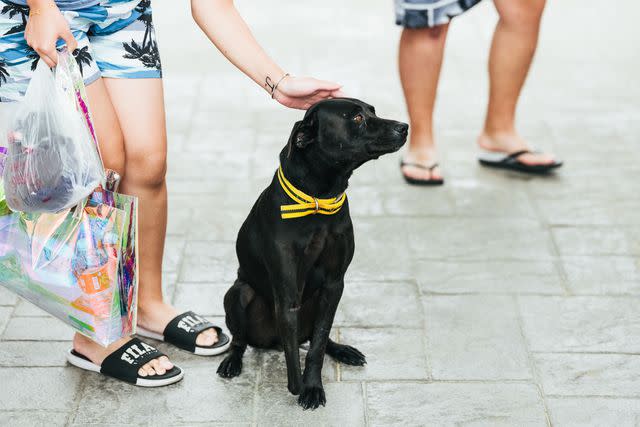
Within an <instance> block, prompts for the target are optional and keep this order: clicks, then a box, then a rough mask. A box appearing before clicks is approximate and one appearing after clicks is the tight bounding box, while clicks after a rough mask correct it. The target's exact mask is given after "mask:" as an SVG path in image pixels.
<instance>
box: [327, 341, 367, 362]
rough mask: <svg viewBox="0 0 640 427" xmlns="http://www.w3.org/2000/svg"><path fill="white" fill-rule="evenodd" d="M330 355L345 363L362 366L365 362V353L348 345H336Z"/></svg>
mask: <svg viewBox="0 0 640 427" xmlns="http://www.w3.org/2000/svg"><path fill="white" fill-rule="evenodd" d="M330 356H331V357H333V358H334V359H335V360H337V361H338V362H340V363H344V364H345V365H351V366H364V365H366V363H367V358H366V357H365V355H364V354H362V353H361V352H360V350H358V349H357V348H355V347H351V346H350V345H337V346H336V348H335V349H334V351H333V352H332V353H331V355H330Z"/></svg>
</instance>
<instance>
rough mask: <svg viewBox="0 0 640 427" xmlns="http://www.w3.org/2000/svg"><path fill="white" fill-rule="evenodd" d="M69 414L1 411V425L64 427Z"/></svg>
mask: <svg viewBox="0 0 640 427" xmlns="http://www.w3.org/2000/svg"><path fill="white" fill-rule="evenodd" d="M68 417H69V414H68V413H67V412H64V411H34V410H29V411H26V410H16V411H0V425H3V426H7V427H50V426H64V425H65V424H66V421H67V418H68Z"/></svg>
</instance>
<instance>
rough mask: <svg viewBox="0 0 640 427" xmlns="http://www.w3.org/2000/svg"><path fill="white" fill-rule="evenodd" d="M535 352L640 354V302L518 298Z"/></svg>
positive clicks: (528, 336) (579, 298) (630, 300)
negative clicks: (639, 305) (639, 308)
mask: <svg viewBox="0 0 640 427" xmlns="http://www.w3.org/2000/svg"><path fill="white" fill-rule="evenodd" d="M518 298H519V302H520V310H521V312H522V319H523V323H524V325H523V328H524V331H525V334H526V337H527V339H528V341H529V343H530V348H531V350H532V351H542V352H556V351H560V352H563V351H570V352H576V351H589V352H602V351H606V352H640V312H638V304H639V303H640V300H639V299H638V298H632V297H567V298H562V297H533V296H531V297H518Z"/></svg>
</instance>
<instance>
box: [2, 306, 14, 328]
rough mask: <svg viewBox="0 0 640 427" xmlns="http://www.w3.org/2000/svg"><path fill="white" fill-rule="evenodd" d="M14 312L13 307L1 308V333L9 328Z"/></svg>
mask: <svg viewBox="0 0 640 427" xmlns="http://www.w3.org/2000/svg"><path fill="white" fill-rule="evenodd" d="M12 312H13V307H0V333H2V332H3V331H4V330H5V328H6V327H7V324H8V323H9V318H10V317H11V313H12Z"/></svg>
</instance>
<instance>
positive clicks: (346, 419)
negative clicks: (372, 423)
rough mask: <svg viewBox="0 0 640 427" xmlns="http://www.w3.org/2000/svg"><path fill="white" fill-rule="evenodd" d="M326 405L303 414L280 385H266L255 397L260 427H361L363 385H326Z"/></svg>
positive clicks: (362, 423)
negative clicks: (304, 426)
mask: <svg viewBox="0 0 640 427" xmlns="http://www.w3.org/2000/svg"><path fill="white" fill-rule="evenodd" d="M324 388H325V393H326V398H327V404H326V406H325V407H320V408H318V409H316V410H315V411H303V410H302V408H301V407H300V406H298V404H297V396H292V395H291V394H289V392H288V391H287V389H286V386H284V385H282V384H265V385H263V386H261V387H260V390H259V393H258V397H257V417H256V422H257V425H259V426H300V425H308V426H364V425H365V415H364V403H363V396H362V385H361V384H359V383H330V384H325V386H324Z"/></svg>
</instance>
